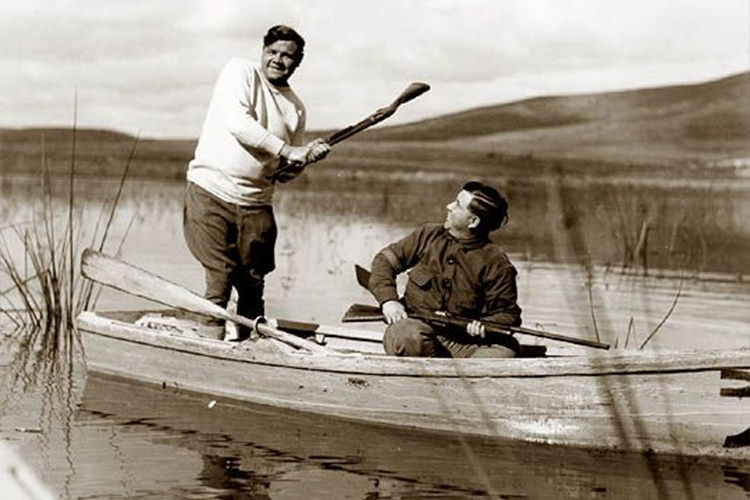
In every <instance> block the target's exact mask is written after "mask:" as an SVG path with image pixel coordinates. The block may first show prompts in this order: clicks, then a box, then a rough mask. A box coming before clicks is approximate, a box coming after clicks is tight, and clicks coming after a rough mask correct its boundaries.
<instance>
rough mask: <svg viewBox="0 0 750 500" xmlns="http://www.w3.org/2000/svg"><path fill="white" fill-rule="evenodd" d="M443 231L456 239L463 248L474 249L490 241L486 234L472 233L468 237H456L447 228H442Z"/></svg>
mask: <svg viewBox="0 0 750 500" xmlns="http://www.w3.org/2000/svg"><path fill="white" fill-rule="evenodd" d="M443 233H444V234H445V235H446V236H447V237H448V238H450V239H452V240H455V241H457V242H458V243H459V244H460V245H461V247H462V248H463V249H464V250H474V249H475V248H480V247H483V246H484V245H486V244H487V243H489V242H490V239H489V237H488V236H477V235H472V236H469V237H468V238H456V237H455V236H453V235H452V234H451V233H450V232H449V231H448V230H447V229H445V228H443Z"/></svg>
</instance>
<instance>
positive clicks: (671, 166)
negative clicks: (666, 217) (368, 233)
mask: <svg viewBox="0 0 750 500" xmlns="http://www.w3.org/2000/svg"><path fill="white" fill-rule="evenodd" d="M410 105H418V102H416V103H414V104H410ZM323 134H324V132H318V133H316V132H312V133H311V135H323ZM72 136H73V134H72V131H71V130H69V129H59V128H58V129H21V130H0V162H1V163H0V172H18V171H21V172H33V171H38V170H39V168H40V165H41V151H42V150H44V151H45V156H46V160H47V165H48V166H49V167H50V168H51V169H52V170H53V171H54V172H58V173H67V172H68V171H69V168H70V163H71V162H70V158H71V150H72ZM134 141H135V139H134V138H132V137H129V136H127V135H124V134H119V133H116V132H111V131H106V130H78V131H76V146H77V147H76V171H77V172H78V173H79V174H82V175H87V174H90V175H120V173H121V171H122V169H123V168H124V165H125V164H126V162H127V158H128V155H129V152H130V150H131V148H132V147H133V144H134ZM194 146H195V141H194V140H185V141H163V140H162V141H159V140H140V141H139V143H138V145H137V148H136V153H135V156H134V160H133V162H132V166H131V175H135V176H153V177H165V178H182V177H183V176H184V170H185V166H186V164H187V162H188V161H189V159H190V157H191V155H192V151H193V148H194ZM736 158H750V73H742V74H739V75H734V76H730V77H727V78H723V79H720V80H715V81H710V82H706V83H701V84H695V85H679V86H670V87H661V88H650V89H637V90H627V91H620V92H607V93H598V94H586V95H569V96H546V97H537V98H532V99H526V100H522V101H517V102H512V103H506V104H499V105H494V106H487V107H482V108H476V109H470V110H467V111H463V112H460V113H454V114H449V115H443V116H439V117H435V118H431V119H428V120H423V121H420V122H415V123H409V124H405V125H399V126H390V127H388V126H386V127H379V128H375V129H372V130H369V131H366V132H364V133H361V134H359V135H357V136H355V137H353V138H351V139H349V140H347V141H345V142H342V143H341V144H339V145H337V146H336V148H335V150H334V152H333V153H332V154H331V155H330V157H329V158H328V159H327V160H326V161H325V162H322V163H321V164H319V165H316V166H315V168H316V169H320V170H321V171H329V172H335V171H338V170H340V169H343V168H345V169H347V170H348V171H349V170H353V169H356V170H368V171H373V170H374V171H379V172H382V171H411V172H415V171H438V172H455V171H460V172H466V173H472V174H475V175H512V174H514V173H520V172H522V173H523V174H524V175H533V174H534V173H535V172H546V171H548V170H549V169H550V168H554V169H555V171H560V170H562V171H565V172H568V173H574V174H591V175H610V174H612V173H629V174H635V175H638V171H643V172H645V171H648V172H649V173H650V174H656V172H655V170H654V168H655V167H661V168H662V169H663V171H662V173H663V174H664V175H674V173H675V170H676V171H678V172H679V173H684V174H687V173H689V174H690V175H703V174H705V173H706V169H705V168H704V167H705V166H706V165H711V164H714V163H715V162H717V161H720V160H726V159H736ZM687 167H690V168H689V172H688V169H687ZM712 170H713V169H712ZM308 177H311V176H310V175H308Z"/></svg>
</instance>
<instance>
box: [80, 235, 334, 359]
mask: <svg viewBox="0 0 750 500" xmlns="http://www.w3.org/2000/svg"><path fill="white" fill-rule="evenodd" d="M81 274H83V276H85V277H86V278H88V279H90V280H93V281H96V282H99V283H101V284H103V285H107V286H109V287H112V288H114V289H116V290H120V291H122V292H125V293H129V294H131V295H136V296H138V297H143V298H145V299H149V300H153V301H155V302H159V303H161V304H165V305H168V306H170V307H175V308H177V309H182V310H185V311H190V312H193V313H197V314H202V315H204V316H211V317H212V318H216V319H222V320H229V321H233V322H234V323H237V324H240V325H243V326H246V327H248V328H253V329H257V331H258V333H260V334H261V335H264V336H266V337H271V338H274V339H276V340H279V341H281V342H284V343H286V344H289V345H291V346H294V347H297V348H299V349H305V350H307V351H310V352H315V353H330V351H329V350H328V349H326V348H324V347H322V346H320V345H318V344H316V343H314V342H311V341H309V340H305V339H303V338H300V337H296V336H294V335H291V334H289V333H286V332H283V331H281V330H279V329H276V328H273V327H271V326H270V325H267V324H264V323H262V322H260V321H257V322H256V321H253V320H251V319H249V318H245V317H244V316H240V315H239V314H234V313H231V312H229V311H227V310H226V309H224V308H223V307H221V306H218V305H216V304H214V303H213V302H211V301H209V300H206V299H204V298H203V297H200V296H199V295H196V294H195V293H193V292H191V291H190V290H188V289H186V288H184V287H182V286H180V285H177V284H176V283H172V282H171V281H167V280H165V279H164V278H161V277H159V276H156V275H154V274H151V273H149V272H148V271H145V270H143V269H140V268H138V267H135V266H133V265H131V264H128V263H126V262H123V261H121V260H119V259H115V258H114V257H110V256H108V255H105V254H103V253H101V252H98V251H96V250H93V249H91V248H87V249H86V250H84V251H83V255H82V256H81ZM256 323H257V324H256Z"/></svg>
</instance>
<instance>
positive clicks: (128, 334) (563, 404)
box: [77, 311, 750, 461]
mask: <svg viewBox="0 0 750 500" xmlns="http://www.w3.org/2000/svg"><path fill="white" fill-rule="evenodd" d="M126 316H127V315H119V316H118V315H116V314H111V315H105V314H97V313H94V312H90V311H87V312H83V313H81V314H80V315H79V316H78V318H77V327H78V329H79V331H80V332H81V335H82V339H83V343H84V347H85V352H86V359H87V367H88V370H90V371H93V372H97V373H103V374H108V375H116V376H122V377H127V378H132V379H137V380H140V381H144V382H149V383H153V384H159V385H161V386H169V387H178V388H182V389H186V390H191V391H196V392H200V393H205V394H213V395H217V396H220V397H227V398H232V399H235V400H240V401H248V402H252V403H259V404H265V405H271V406H275V407H280V408H286V409H292V410H297V411H305V412H312V413H317V414H323V415H330V416H335V417H340V418H346V419H351V420H356V421H363V422H371V423H378V424H385V425H390V426H397V427H404V428H414V429H420V430H424V431H432V432H446V433H458V434H465V435H473V436H481V437H483V438H496V439H513V440H520V441H525V442H536V443H547V444H559V445H569V446H579V447H586V448H599V449H610V450H623V451H644V452H658V453H666V454H681V455H705V456H720V457H727V458H731V459H739V460H743V461H744V460H750V446H748V439H747V434H750V430H748V426H749V425H750V401H749V400H748V399H747V398H744V397H743V396H745V395H747V392H748V389H747V386H748V384H749V383H750V380H749V379H750V348H745V349H735V350H709V351H687V350H681V351H606V352H605V351H583V350H577V351H573V352H571V353H569V354H567V355H554V356H546V357H539V358H515V359H421V358H397V357H391V356H386V355H384V354H382V349H380V348H379V347H378V344H377V343H376V342H373V339H376V338H377V334H376V333H374V332H370V331H359V333H358V331H357V330H352V329H341V328H338V327H328V328H327V327H320V328H318V329H317V331H316V332H315V334H316V335H318V336H319V338H324V337H325V338H327V341H328V347H329V348H331V349H330V352H328V353H318V352H306V351H302V350H295V349H294V348H292V347H290V346H287V345H285V344H282V343H280V342H277V341H274V340H271V339H259V340H249V341H245V342H240V343H238V342H227V341H220V340H213V339H206V338H201V337H198V336H196V335H194V334H192V333H190V332H185V331H181V330H179V329H176V330H167V331H165V330H163V329H157V328H152V327H150V326H149V325H147V324H146V325H144V324H135V323H134V322H133V321H132V319H133V318H132V317H131V318H128V317H126ZM326 332H329V333H330V335H328V336H327V337H326V336H325V335H326ZM358 337H359V338H358ZM336 339H339V340H342V341H344V342H346V345H345V346H339V348H337V343H336V342H337V340H336Z"/></svg>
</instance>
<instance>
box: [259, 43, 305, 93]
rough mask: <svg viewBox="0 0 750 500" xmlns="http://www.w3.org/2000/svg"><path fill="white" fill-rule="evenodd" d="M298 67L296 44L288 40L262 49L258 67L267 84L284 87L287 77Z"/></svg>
mask: <svg viewBox="0 0 750 500" xmlns="http://www.w3.org/2000/svg"><path fill="white" fill-rule="evenodd" d="M298 65H299V57H298V54H297V43H296V42H292V41H290V40H276V41H275V42H273V43H272V44H270V45H266V46H265V47H263V52H262V54H261V60H260V67H261V69H262V71H263V74H264V75H265V76H266V78H267V79H268V81H269V82H271V83H273V84H277V85H286V84H287V80H289V77H290V76H292V73H294V70H295V69H297V66H298Z"/></svg>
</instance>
